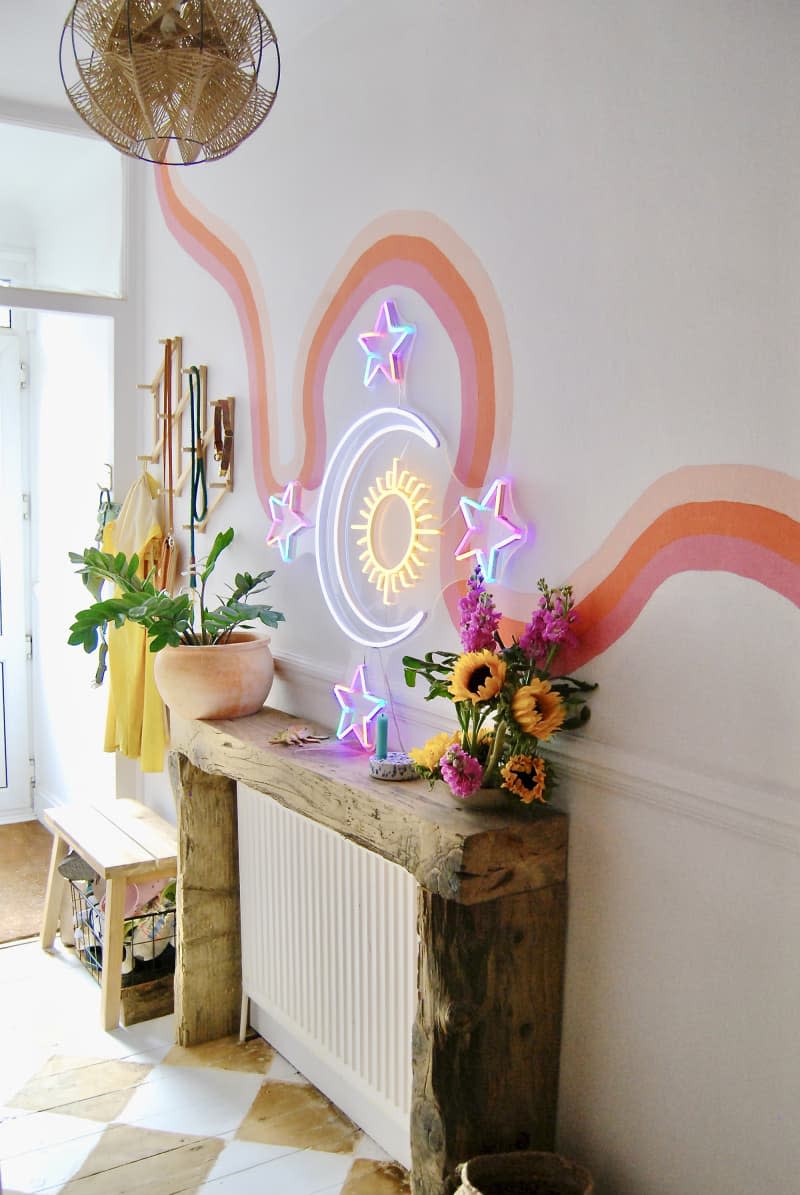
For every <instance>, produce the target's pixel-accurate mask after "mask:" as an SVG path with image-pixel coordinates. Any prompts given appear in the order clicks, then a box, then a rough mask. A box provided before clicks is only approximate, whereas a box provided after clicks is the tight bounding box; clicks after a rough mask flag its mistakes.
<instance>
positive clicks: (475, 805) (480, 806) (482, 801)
mask: <svg viewBox="0 0 800 1195" xmlns="http://www.w3.org/2000/svg"><path fill="white" fill-rule="evenodd" d="M434 788H435V790H436V791H437V792H440V793H442V794H443V795H444V796H446V797H448V798H449V800H450V801H451V802H452V803H453V804H454V805H459V806H460V807H461V808H462V809H467V810H481V811H483V810H486V809H504V808H505V807H506V806H508V805H509V804H510V803H511V801H512V800H513V797H512V794H511V793H510V792H509V791H508V789H506V788H476V789H475V791H474V792H473V793H470V795H469V796H468V797H459V796H457V794H456V793H454V792H453V790H452V789H451V788H450V785H449V784H447V783H445V781H444V780H437V781H435V783H434Z"/></svg>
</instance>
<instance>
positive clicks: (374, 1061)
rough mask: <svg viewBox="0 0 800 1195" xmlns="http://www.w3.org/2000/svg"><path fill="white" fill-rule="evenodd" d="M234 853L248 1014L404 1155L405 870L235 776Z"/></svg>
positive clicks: (411, 1003) (409, 1019)
mask: <svg viewBox="0 0 800 1195" xmlns="http://www.w3.org/2000/svg"><path fill="white" fill-rule="evenodd" d="M239 865H240V874H241V898H242V978H243V984H244V991H245V993H246V995H247V996H249V997H250V1022H251V1024H252V1025H253V1026H254V1028H256V1029H257V1030H258V1031H259V1033H260V1034H261V1035H262V1036H263V1037H264V1038H266V1040H267V1041H269V1042H271V1044H272V1045H273V1046H275V1048H276V1049H277V1050H278V1051H279V1052H280V1053H281V1054H283V1055H284V1057H285V1058H288V1060H289V1061H290V1062H291V1063H292V1065H293V1066H295V1067H296V1068H297V1069H298V1070H299V1071H301V1073H302V1074H304V1075H305V1076H306V1078H308V1079H309V1080H310V1081H311V1082H312V1083H313V1084H314V1085H315V1086H316V1087H318V1088H319V1089H320V1090H321V1091H323V1092H324V1093H325V1095H327V1096H328V1098H329V1099H331V1100H332V1101H333V1102H334V1103H335V1104H336V1105H337V1107H339V1108H341V1109H342V1111H344V1112H346V1113H347V1115H348V1116H350V1117H351V1118H352V1119H353V1120H354V1121H355V1122H356V1124H358V1125H359V1126H360V1127H361V1128H362V1129H364V1130H365V1132H367V1133H368V1134H369V1135H370V1136H371V1137H373V1138H374V1139H375V1140H376V1141H377V1142H378V1143H379V1144H380V1145H381V1146H382V1147H383V1148H384V1149H385V1150H386V1152H387V1153H389V1154H390V1155H391V1156H392V1157H394V1158H396V1159H397V1160H398V1161H399V1162H401V1163H402V1164H403V1165H404V1166H406V1167H408V1166H410V1162H411V1157H410V1144H409V1118H410V1107H411V1028H412V1024H413V1020H414V1013H415V1009H416V991H417V980H416V961H417V933H416V883H415V881H414V879H413V878H412V877H411V876H410V875H409V874H408V873H407V872H406V871H403V869H402V868H400V867H397V866H396V865H395V864H394V863H389V862H387V861H386V860H385V859H382V858H381V857H380V856H379V855H375V854H374V853H373V852H371V851H367V850H364V849H363V848H362V847H358V846H355V845H354V844H353V843H351V842H348V841H347V839H345V838H342V837H341V835H339V834H335V833H333V831H331V830H327V829H325V828H324V827H322V826H318V825H317V824H316V823H315V822H312V821H309V820H308V819H307V818H304V817H300V816H298V815H297V814H295V813H291V812H289V811H288V810H286V809H284V808H283V807H282V806H281V805H279V804H278V803H277V802H276V801H273V800H272V799H271V798H270V797H266V796H264V794H263V793H258V792H255V791H254V790H253V789H251V788H248V787H247V786H246V785H243V784H240V785H239Z"/></svg>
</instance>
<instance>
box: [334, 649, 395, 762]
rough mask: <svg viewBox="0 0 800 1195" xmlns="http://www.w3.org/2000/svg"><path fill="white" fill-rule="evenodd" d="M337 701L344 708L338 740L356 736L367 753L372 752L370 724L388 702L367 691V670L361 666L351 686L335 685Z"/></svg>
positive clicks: (354, 674) (337, 734)
mask: <svg viewBox="0 0 800 1195" xmlns="http://www.w3.org/2000/svg"><path fill="white" fill-rule="evenodd" d="M333 691H334V694H335V695H336V700H337V701H338V702H339V705H340V706H341V707H342V714H341V717H340V718H339V725H338V727H337V730H336V737H337V739H343V738H345V736H346V735H348V734H354V735H355V736H356V738H357V739H358V741H359V743H360V744H361V746H362V747H363V748H364V750H365V751H371V750H372V744H371V743H370V741H369V724H370V722H371V721H372V719H373V718H375V717H376V716H377V715H378V714H379V713H380V712H381V710H382V709H384V708H385V706H386V702H385V701H384V700H383V698H382V697H376V696H375V694H374V693H369V692H368V691H367V677H366V669H365V666H364V665H363V664H359V666H358V668H356V670H355V672H354V673H353V679H352V681H351V682H350V684H349V685H334V686H333Z"/></svg>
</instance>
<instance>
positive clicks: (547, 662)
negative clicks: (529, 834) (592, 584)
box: [403, 568, 597, 805]
mask: <svg viewBox="0 0 800 1195" xmlns="http://www.w3.org/2000/svg"><path fill="white" fill-rule="evenodd" d="M538 587H539V592H540V595H541V596H540V598H539V602H538V605H537V607H536V609H535V610H534V611H533V613H532V614H531V617H530V621H529V622H528V623H527V625H526V626H525V629H524V631H523V632H522V634H521V635H520V636H519V638H518V639H517V638H516V637H515V638H514V639H513V641H512V642H511V644H509V645H508V646H507V645H506V644H504V643H503V641H502V639H501V637H500V634H499V631H498V628H499V625H500V621H501V618H502V615H501V614H500V612H499V611H498V610H497V609H496V608H495V604H494V599H493V597H492V595H491V594H490V593H488V592H487V590H486V586H485V583H484V580H483V576H482V574H481V570H480V568H476V569H475V570H474V572H473V573H472V575H471V576H470V578H469V581H468V584H467V593H466V595H465V596H464V597H463V598H461V600H460V601H459V612H460V616H461V619H460V634H461V646H462V649H463V650H462V652H461V654H460V655H455V654H452V653H450V652H443V651H432V652H428V653H427V655H426V656H425V658H424V660H418V659H416V657H414V656H404V657H403V667H404V669H405V678H406V683H407V684H408V685H409V686H411V687H412V688H413V687H414V685H415V684H416V681H417V678H418V677H419V678H422V679H424V680H425V681H427V683H428V694H427V697H426V701H431V700H433V698H435V697H446V698H447V699H448V700H450V701H452V702H454V704H455V710H456V715H457V717H458V726H459V729H458V730H457V731H454V732H452V733H451V732H449V731H443V732H441V733H440V734H436V735H434V736H433V738H431V739H429V740H428V742H427V743H426V744H425V746H424V747H420V748H416V749H412V750H411V752H410V755H411V758H412V759H413V761H414V764H415V766H416V769H417V771H418V772H419V774H420V775H421V776H425V777H427V778H428V779H429V780H431V781H434V780H438V779H441V780H444V781H445V783H446V784H447V785H448V786H449V787H450V790H451V791H452V792H453V794H454V795H455V796H457V797H462V798H464V799H466V798H468V797H469V796H471V794H472V793H473V792H475V791H476V790H477V789H479V788H505V789H507V790H508V791H509V792H511V793H513V794H514V795H515V796H517V797H519V799H520V801H522V803H523V804H525V805H530V804H532V803H533V802H534V801H541V802H546V801H547V800H548V799H549V797H550V795H551V793H552V789H553V787H554V783H555V776H554V773H553V767H552V764H551V763H550V762H549V761H547V760H545V759H544V758H543V757H542V755H541V754H540V750H539V748H540V744H542V743H547V742H549V741H550V740H551V739H552V738H553V736H554V735H555V734H557V733H558V731H560V730H574V729H576V728H577V727H579V726H582V725H583V723H584V722H586V721H587V719H588V717H589V708H588V706H587V705H586V694H587V693H589V692H590V691H591V690H592V689H595V688H596V687H597V686H596V685H593V684H589V683H588V682H586V681H580V680H576V679H575V678H574V677H570V676H553V675H552V673H551V670H552V668H553V665H554V662H555V660H556V657H557V656H558V652H559V650H560V648H561V647H562V646H564V645H569V646H575V645H576V644H577V641H578V640H577V636H576V633H575V624H576V622H577V614H576V612H575V610H574V608H573V601H572V589H571V587H570V586H569V585H562V586H561V587H559V588H556V589H551V588H550V587H549V586H548V585H547V584H546V583H545V581H544V580H541V581H540V582H539V586H538Z"/></svg>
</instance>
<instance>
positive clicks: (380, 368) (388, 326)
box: [358, 299, 417, 386]
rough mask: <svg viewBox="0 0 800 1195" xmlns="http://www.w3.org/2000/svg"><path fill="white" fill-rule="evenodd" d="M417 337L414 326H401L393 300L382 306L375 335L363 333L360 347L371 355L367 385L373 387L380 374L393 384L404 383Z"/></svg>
mask: <svg viewBox="0 0 800 1195" xmlns="http://www.w3.org/2000/svg"><path fill="white" fill-rule="evenodd" d="M416 334H417V329H416V328H415V327H414V325H413V324H404V323H402V322H401V320H400V316H399V315H398V314H397V307H396V306H395V304H394V302H393V301H392V300H391V299H387V300H386V302H385V303H381V309H380V311H379V312H378V318H377V319H376V321H375V327H374V328H373V330H372V331H371V332H362V333H361V335H360V336H359V338H358V343H359V344H360V345H361V347H362V349H363V350H364V352H365V353H366V354H367V364H366V368H365V369H364V385H365V386H371V385H372V383H373V382H374V381H375V378H376V377H377V376H378V374H379V373H382V374H383V376H384V377H385V378H386V379H387V380H388V381H390V382H402V381H403V379H404V377H405V369H406V361H407V359H408V355H409V353H410V352H411V346H412V344H413V343H414V337H415V336H416Z"/></svg>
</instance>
